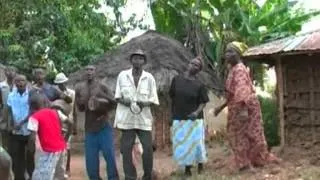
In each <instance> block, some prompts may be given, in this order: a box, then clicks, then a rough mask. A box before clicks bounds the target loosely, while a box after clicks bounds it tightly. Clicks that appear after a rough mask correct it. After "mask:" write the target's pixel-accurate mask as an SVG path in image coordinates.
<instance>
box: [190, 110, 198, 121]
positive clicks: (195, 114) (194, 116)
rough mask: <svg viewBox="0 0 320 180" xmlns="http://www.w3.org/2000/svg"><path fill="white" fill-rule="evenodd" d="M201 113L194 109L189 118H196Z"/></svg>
mask: <svg viewBox="0 0 320 180" xmlns="http://www.w3.org/2000/svg"><path fill="white" fill-rule="evenodd" d="M198 115H199V113H198V112H196V111H194V112H192V113H191V114H189V115H188V118H189V119H191V120H195V119H196V118H197V117H198Z"/></svg>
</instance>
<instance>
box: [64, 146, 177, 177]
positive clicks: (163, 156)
mask: <svg viewBox="0 0 320 180" xmlns="http://www.w3.org/2000/svg"><path fill="white" fill-rule="evenodd" d="M168 154H169V153H167V152H166V153H164V152H157V153H155V157H154V167H155V169H157V171H158V172H159V173H161V174H163V175H164V176H169V175H170V174H171V172H172V171H175V170H176V169H177V167H176V166H174V163H173V161H172V159H171V157H170V156H169V155H168ZM117 166H118V170H119V174H120V177H122V178H121V179H123V169H122V160H121V159H120V155H119V154H118V155H117ZM100 173H101V176H102V177H103V179H106V178H105V177H106V166H105V161H104V159H103V158H102V156H101V158H100ZM138 174H139V175H140V176H142V175H143V170H142V167H141V168H139V169H138ZM70 179H71V180H86V179H88V178H87V174H86V170H85V159H84V156H83V155H82V154H77V155H74V156H72V161H71V178H70Z"/></svg>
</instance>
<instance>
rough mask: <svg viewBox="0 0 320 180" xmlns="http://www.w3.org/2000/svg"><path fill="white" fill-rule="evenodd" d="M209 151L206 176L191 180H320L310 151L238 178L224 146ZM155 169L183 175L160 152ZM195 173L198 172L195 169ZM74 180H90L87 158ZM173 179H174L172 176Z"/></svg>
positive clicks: (75, 164)
mask: <svg viewBox="0 0 320 180" xmlns="http://www.w3.org/2000/svg"><path fill="white" fill-rule="evenodd" d="M210 147H211V148H208V156H209V161H208V163H207V164H206V166H205V173H204V174H203V175H197V174H196V173H194V176H192V177H191V178H189V179H190V180H198V179H199V180H212V179H215V180H313V179H314V180H318V179H320V168H319V166H320V155H318V152H320V151H317V152H313V153H312V154H313V155H310V154H307V153H306V150H301V149H294V148H288V150H287V151H286V152H285V153H284V154H282V157H281V158H283V162H282V163H281V164H279V165H268V166H265V167H263V168H256V169H255V171H253V172H249V171H244V172H240V173H237V174H230V172H229V170H228V168H227V166H226V159H227V156H228V154H230V151H229V150H228V148H227V147H226V146H224V145H222V144H213V145H211V146H210ZM100 163H101V167H100V168H101V170H100V173H101V176H102V177H103V179H104V180H105V179H106V170H105V163H104V160H103V159H102V157H101V162H100ZM117 165H118V170H119V174H120V179H124V178H123V169H122V160H121V159H120V155H119V154H118V155H117ZM154 169H156V170H157V171H158V173H159V174H161V177H160V178H159V179H163V180H167V179H168V180H175V179H177V180H181V175H182V171H181V170H178V167H177V166H176V165H175V164H174V162H173V161H172V158H171V156H169V152H168V151H166V152H156V153H155V155H154ZM193 169H194V170H195V168H193ZM71 170H72V176H71V180H87V179H88V178H87V175H86V172H85V163H84V156H83V155H82V154H78V155H74V156H73V157H72V164H71ZM142 172H143V171H142V168H139V169H138V174H139V175H140V177H141V176H142ZM170 175H172V176H170Z"/></svg>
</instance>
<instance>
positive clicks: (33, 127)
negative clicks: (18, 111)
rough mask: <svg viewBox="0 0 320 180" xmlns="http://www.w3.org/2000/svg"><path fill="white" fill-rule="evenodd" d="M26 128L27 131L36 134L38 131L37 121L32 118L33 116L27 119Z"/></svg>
mask: <svg viewBox="0 0 320 180" xmlns="http://www.w3.org/2000/svg"><path fill="white" fill-rule="evenodd" d="M27 128H28V130H30V131H34V132H37V131H38V129H39V121H38V120H37V119H36V118H34V117H33V116H31V117H30V118H29V121H28V126H27Z"/></svg>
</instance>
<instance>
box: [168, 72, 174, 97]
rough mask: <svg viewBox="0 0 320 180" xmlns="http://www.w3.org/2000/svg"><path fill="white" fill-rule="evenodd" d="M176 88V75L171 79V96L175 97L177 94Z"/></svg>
mask: <svg viewBox="0 0 320 180" xmlns="http://www.w3.org/2000/svg"><path fill="white" fill-rule="evenodd" d="M175 89H176V77H174V78H173V79H172V81H171V86H170V90H169V95H170V97H171V98H173V97H174V95H175Z"/></svg>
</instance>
